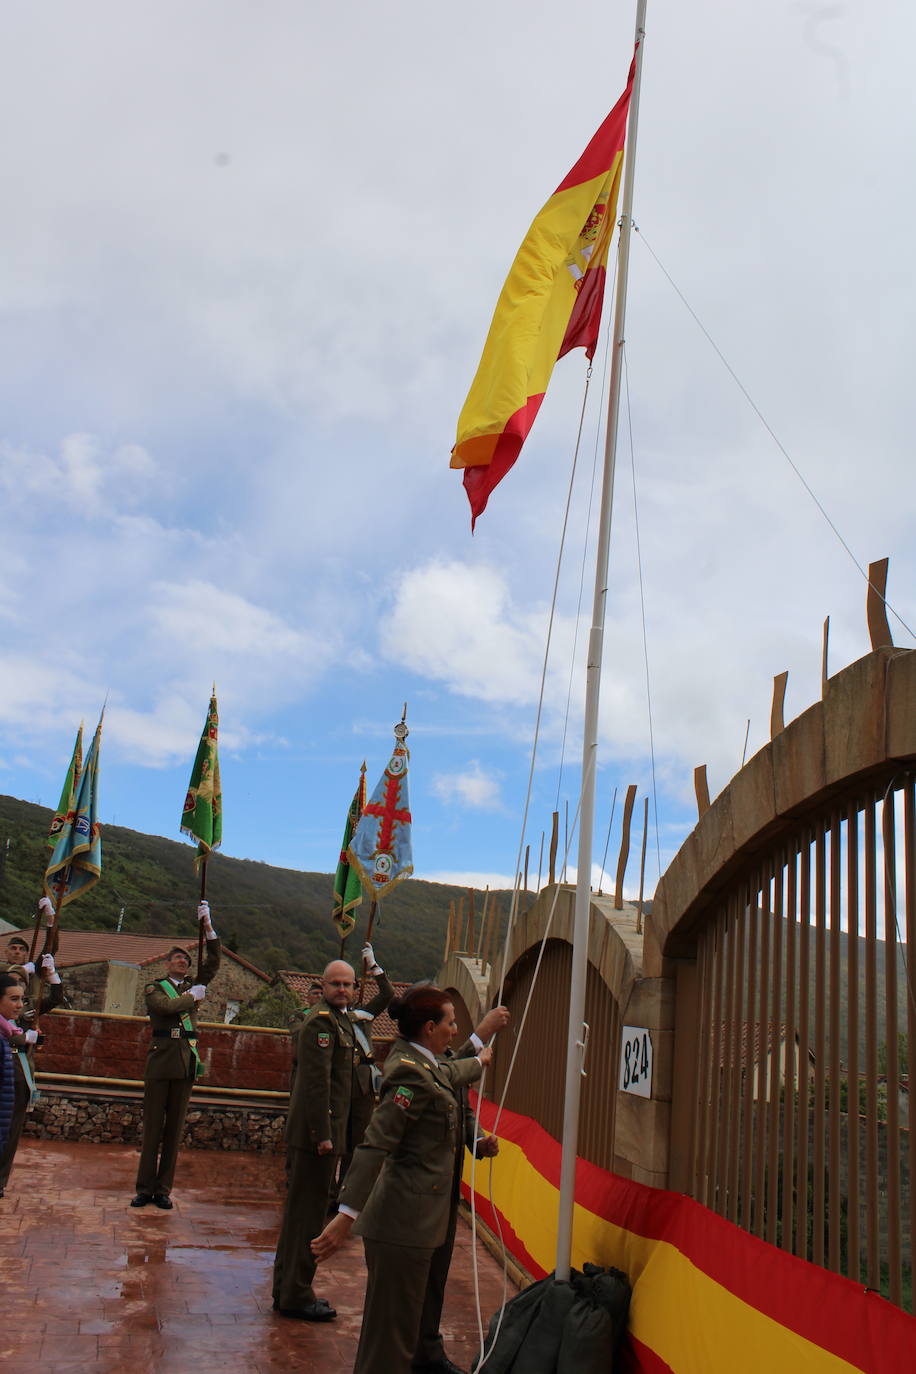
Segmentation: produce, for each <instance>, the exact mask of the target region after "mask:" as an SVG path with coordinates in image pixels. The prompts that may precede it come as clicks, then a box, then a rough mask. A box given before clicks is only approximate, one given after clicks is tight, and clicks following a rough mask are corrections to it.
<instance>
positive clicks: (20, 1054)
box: [16, 1049, 39, 1112]
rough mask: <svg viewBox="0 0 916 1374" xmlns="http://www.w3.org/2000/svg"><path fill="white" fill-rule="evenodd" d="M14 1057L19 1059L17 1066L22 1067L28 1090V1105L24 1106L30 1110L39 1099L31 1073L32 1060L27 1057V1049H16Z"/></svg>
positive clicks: (33, 1076)
mask: <svg viewBox="0 0 916 1374" xmlns="http://www.w3.org/2000/svg"><path fill="white" fill-rule="evenodd" d="M16 1058H17V1059H18V1060H19V1067H20V1068H21V1069H22V1075H23V1077H24V1078H25V1083H26V1087H27V1088H28V1090H29V1105H28V1106H27V1107H26V1111H27V1112H30V1111H31V1110H32V1108H33V1107H34V1106H35V1103H36V1102H37V1101H38V1099H39V1092H38V1089H37V1088H36V1086H35V1075H34V1074H33V1073H32V1061H31V1060H30V1059H29V1053H28V1050H27V1049H21V1050H17V1051H16Z"/></svg>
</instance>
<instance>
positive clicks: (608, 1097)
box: [488, 940, 620, 1169]
mask: <svg viewBox="0 0 916 1374" xmlns="http://www.w3.org/2000/svg"><path fill="white" fill-rule="evenodd" d="M538 949H539V946H537V945H535V946H533V947H532V948H531V949H529V950H527V951H526V952H525V954H523V955H522V957H521V958H520V959H519V960H518V962H517V963H516V964H515V966H514V967H513V968H512V969H511V971H510V972H509V975H508V976H507V979H506V986H505V994H504V1001H505V1003H506V1005H507V1006H508V1008H509V1011H510V1014H511V1020H510V1022H509V1026H508V1028H507V1031H506V1032H503V1034H502V1035H501V1036H500V1041H501V1043H500V1046H499V1053H498V1055H497V1058H496V1064H495V1073H494V1077H493V1084H492V1087H491V1088H490V1089H488V1093H489V1095H491V1096H492V1097H493V1098H494V1099H495V1100H497V1101H499V1100H500V1099H501V1098H502V1094H503V1091H504V1088H505V1085H506V1077H507V1074H508V1071H509V1065H510V1060H511V1057H512V1056H511V1049H514V1047H515V1044H516V1037H517V1036H518V1034H519V1031H520V1028H521V1018H522V1015H523V1013H524V1011H525V1005H526V1003H527V1000H528V996H529V993H531V990H532V983H533V984H534V991H533V995H532V1000H531V1005H530V1007H529V1009H528V1015H527V1021H526V1026H525V1030H524V1031H523V1032H522V1034H521V1039H520V1043H519V1051H518V1055H517V1057H516V1060H515V1065H514V1067H513V1069H512V1076H511V1079H510V1081H509V1090H508V1093H507V1095H506V1106H507V1107H509V1108H510V1109H511V1110H512V1111H515V1112H520V1113H522V1114H523V1115H525V1116H530V1117H533V1119H534V1120H535V1121H537V1122H539V1123H540V1125H541V1126H543V1128H544V1130H545V1131H547V1132H548V1133H549V1134H550V1135H552V1136H553V1137H554V1139H555V1140H560V1139H562V1136H563V1082H564V1077H565V1073H566V1026H567V1020H568V1017H569V981H570V973H571V966H572V949H571V947H570V945H568V944H567V943H566V942H565V941H563V940H548V941H547V944H546V946H545V949H544V958H543V960H542V963H541V967H540V970H539V972H538V975H537V981H536V982H535V981H534V970H535V964H536V960H537V954H538ZM585 1020H586V1022H587V1023H588V1026H589V1041H588V1054H587V1059H586V1077H585V1078H584V1080H583V1083H582V1098H581V1116H580V1122H579V1146H578V1152H579V1154H580V1155H581V1156H582V1158H583V1159H588V1160H590V1161H591V1162H592V1163H593V1164H598V1165H600V1166H601V1167H602V1168H605V1169H612V1168H613V1167H614V1161H613V1153H614V1114H615V1104H616V1091H615V1085H616V1081H617V1076H616V1064H617V1060H618V1057H619V1054H620V1014H619V1011H618V1008H617V1003H616V1002H615V1000H614V998H613V996H612V995H611V992H610V990H609V988H608V986H607V984H606V983H605V982H604V980H603V979H602V978H601V976H600V975H599V974H598V972H597V971H596V969H595V968H593V967H592V965H591V964H589V967H588V976H587V982H586V991H585ZM510 1047H511V1048H510Z"/></svg>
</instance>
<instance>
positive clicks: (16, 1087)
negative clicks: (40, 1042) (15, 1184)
mask: <svg viewBox="0 0 916 1374" xmlns="http://www.w3.org/2000/svg"><path fill="white" fill-rule="evenodd" d="M18 1057H19V1056H18V1055H17V1054H13V1056H12V1058H13V1064H12V1069H13V1075H14V1077H13V1118H12V1120H11V1121H10V1133H9V1135H8V1136H7V1138H6V1145H5V1146H4V1149H3V1153H2V1154H0V1192H2V1191H3V1189H4V1188H5V1187H6V1184H7V1180H8V1179H9V1176H10V1170H11V1169H12V1167H13V1156H14V1155H15V1153H16V1147H17V1146H18V1144H19V1137H20V1136H21V1135H22V1128H23V1126H24V1125H25V1118H26V1113H27V1112H28V1110H29V1098H30V1097H31V1095H32V1094H31V1093H30V1092H29V1085H28V1083H26V1081H25V1074H24V1073H23V1072H22V1069H21V1068H20V1066H19V1065H18V1064H17V1063H16V1060H17V1059H18Z"/></svg>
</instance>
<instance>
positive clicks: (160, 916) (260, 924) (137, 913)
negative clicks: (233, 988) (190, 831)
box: [0, 796, 511, 980]
mask: <svg viewBox="0 0 916 1374" xmlns="http://www.w3.org/2000/svg"><path fill="white" fill-rule="evenodd" d="M51 815H52V813H51V811H50V810H49V809H48V808H47V807H43V806H35V805H33V803H31V802H24V801H19V800H17V799H16V798H15V797H5V796H0V916H2V917H3V918H4V919H5V920H7V921H10V922H11V923H13V924H15V925H18V926H25V925H28V924H30V923H31V921H32V920H33V918H34V911H35V902H36V900H37V898H38V897H39V896H40V894H41V879H42V875H43V873H44V868H45V864H46V863H47V854H48V851H47V848H46V847H45V840H46V837H47V834H48V827H49V825H50V824H51ZM102 846H103V856H104V857H103V867H102V878H101V880H100V882H98V883H97V884H96V885H95V887H94V888H92V890H91V891H90V892H88V893H87V894H86V895H85V896H84V897H80V898H79V900H78V901H76V902H73V903H72V904H71V905H70V906H68V907H65V908H64V911H63V913H62V916H61V925H62V927H64V928H69V929H74V930H115V929H116V928H117V924H118V917H119V915H120V912H121V908H122V907H123V909H124V917H123V924H122V929H123V930H128V931H133V932H135V933H137V934H147V935H148V934H160V933H162V934H167V935H188V934H192V933H193V931H194V929H195V921H194V914H195V910H196V907H197V893H198V890H199V889H198V880H197V879H196V877H195V874H194V846H193V845H192V844H191V843H181V842H179V841H177V840H166V839H163V838H162V837H161V836H157V835H142V834H140V833H139V832H138V831H136V830H126V829H124V828H123V827H122V826H117V825H106V826H103V831H102ZM332 881H333V878H332V875H331V874H329V873H300V872H297V871H296V870H295V869H289V868H273V867H271V865H270V864H263V863H255V862H254V861H252V860H250V859H231V858H228V857H226V856H224V855H222V854H217V855H215V856H214V858H213V859H212V860H211V862H210V864H209V866H208V871H207V896H208V898H209V900H210V902H211V905H212V908H213V916H214V923H215V925H216V928H217V930H218V931H219V933H220V935H221V936H222V938H223V941H224V942H225V943H226V944H227V945H228V946H229V948H231V949H233V950H235V951H236V953H238V954H241V955H242V956H243V957H244V958H246V959H249V960H250V961H251V962H252V963H253V964H256V965H257V966H258V967H259V968H262V969H265V970H266V971H268V972H274V971H275V970H276V969H278V968H294V969H304V970H308V971H313V970H318V969H321V968H323V967H324V965H325V964H326V963H327V962H328V960H329V959H333V958H334V957H335V956H336V955H337V953H338V951H339V947H340V946H339V941H338V938H337V932H336V930H335V928H334V926H333V925H332V923H331V918H330V910H331V884H332ZM462 895H463V889H461V888H455V887H449V886H447V885H445V884H444V883H426V882H420V881H419V880H418V879H416V878H410V879H409V880H407V881H406V882H403V883H401V884H400V886H398V887H397V888H396V889H395V890H394V892H393V893H392V895H391V897H390V898H389V899H388V900H386V901H385V902H384V903H383V904H382V906H381V908H380V915H379V916H378V917H377V918H376V926H375V932H374V935H373V940H374V943H375V945H376V950H377V953H378V955H379V958H380V959H381V961H382V963H383V964H384V965H385V968H386V969H387V970H388V972H389V973H390V975H391V977H393V978H395V979H405V980H407V979H410V980H412V979H415V978H429V977H431V976H432V975H433V974H434V973H435V971H436V969H437V968H438V967H439V964H440V963H441V960H442V951H443V948H444V945H445V932H446V929H447V927H448V912H449V901H450V900H454V899H456V898H458V897H461V896H462ZM478 896H480V894H478ZM496 896H497V898H498V901H499V909H500V911H501V913H502V914H503V920H504V919H505V913H506V912H507V910H508V906H509V900H510V898H511V894H510V893H500V894H496ZM478 910H479V901H478ZM368 911H369V903H368V900H366V901H364V902H363V905H362V906H361V907H360V908H359V910H358V912H357V917H358V920H357V926H356V930H355V932H354V934H353V935H351V937H350V940H349V942H348V952H349V953H350V955H351V957H352V956H353V955H354V954H356V953H357V952H358V948H359V944H360V943H361V941H362V938H363V936H364V933H365V929H366V921H367V918H368Z"/></svg>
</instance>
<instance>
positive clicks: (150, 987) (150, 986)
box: [143, 983, 159, 992]
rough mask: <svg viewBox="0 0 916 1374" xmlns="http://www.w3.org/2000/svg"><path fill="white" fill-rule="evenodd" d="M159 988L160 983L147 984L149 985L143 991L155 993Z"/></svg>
mask: <svg viewBox="0 0 916 1374" xmlns="http://www.w3.org/2000/svg"><path fill="white" fill-rule="evenodd" d="M158 986H159V984H158V983H147V985H146V987H145V988H144V989H143V991H144V992H155V991H156V989H157V988H158Z"/></svg>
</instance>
